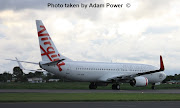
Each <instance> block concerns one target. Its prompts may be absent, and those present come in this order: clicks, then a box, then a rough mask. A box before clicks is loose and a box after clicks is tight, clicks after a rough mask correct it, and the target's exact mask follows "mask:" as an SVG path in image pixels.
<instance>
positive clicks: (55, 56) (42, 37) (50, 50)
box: [36, 20, 68, 61]
mask: <svg viewBox="0 0 180 108" xmlns="http://www.w3.org/2000/svg"><path fill="white" fill-rule="evenodd" d="M36 26H37V33H38V38H39V45H40V50H41V57H42V61H57V60H61V59H65V60H68V58H66V57H64V56H63V55H61V54H60V53H59V52H58V50H57V49H56V46H55V45H54V43H53V41H52V40H51V37H50V35H49V34H48V32H47V30H46V28H45V26H44V24H43V23H42V21H41V20H36Z"/></svg>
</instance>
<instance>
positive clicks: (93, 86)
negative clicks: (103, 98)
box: [89, 83, 97, 89]
mask: <svg viewBox="0 0 180 108" xmlns="http://www.w3.org/2000/svg"><path fill="white" fill-rule="evenodd" d="M96 88H97V85H96V83H91V84H90V85H89V89H96Z"/></svg>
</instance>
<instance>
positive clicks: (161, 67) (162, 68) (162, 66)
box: [160, 55, 165, 71]
mask: <svg viewBox="0 0 180 108" xmlns="http://www.w3.org/2000/svg"><path fill="white" fill-rule="evenodd" d="M160 70H161V71H164V70H165V69H164V63H163V59H162V56H161V55H160Z"/></svg>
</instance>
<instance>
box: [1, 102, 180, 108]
mask: <svg viewBox="0 0 180 108" xmlns="http://www.w3.org/2000/svg"><path fill="white" fill-rule="evenodd" d="M179 106H180V102H179V101H151V102H149V101H148V102H147V101H129V102H36V103H31V102H26V103H0V108H179Z"/></svg>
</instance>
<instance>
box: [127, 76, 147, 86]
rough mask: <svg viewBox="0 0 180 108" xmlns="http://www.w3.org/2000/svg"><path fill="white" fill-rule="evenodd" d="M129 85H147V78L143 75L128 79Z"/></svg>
mask: <svg viewBox="0 0 180 108" xmlns="http://www.w3.org/2000/svg"><path fill="white" fill-rule="evenodd" d="M130 85H131V86H135V87H143V86H147V85H148V79H147V78H146V77H143V76H138V77H135V78H134V79H133V80H130Z"/></svg>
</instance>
